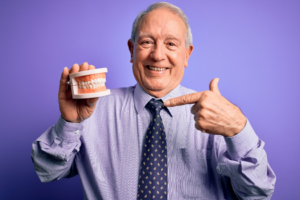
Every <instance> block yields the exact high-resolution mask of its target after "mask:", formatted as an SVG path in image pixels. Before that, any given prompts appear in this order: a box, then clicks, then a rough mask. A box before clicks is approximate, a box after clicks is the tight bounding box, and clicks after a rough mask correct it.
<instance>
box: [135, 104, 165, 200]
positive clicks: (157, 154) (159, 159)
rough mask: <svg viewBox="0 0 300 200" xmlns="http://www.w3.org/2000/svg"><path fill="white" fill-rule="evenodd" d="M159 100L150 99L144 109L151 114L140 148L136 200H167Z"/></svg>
mask: <svg viewBox="0 0 300 200" xmlns="http://www.w3.org/2000/svg"><path fill="white" fill-rule="evenodd" d="M164 107H165V106H164V104H163V102H162V101H161V100H154V99H151V100H150V101H149V102H148V104H147V105H146V108H147V109H148V110H149V111H150V112H151V114H152V120H151V122H150V125H149V127H148V129H147V133H146V136H145V139H144V143H143V147H142V159H141V166H140V172H139V183H138V194H137V199H138V200H141V199H143V200H144V199H160V200H161V199H165V200H166V199H167V191H168V168H167V160H168V159H167V141H166V133H165V128H164V125H163V123H162V119H161V117H160V111H161V109H163V108H164Z"/></svg>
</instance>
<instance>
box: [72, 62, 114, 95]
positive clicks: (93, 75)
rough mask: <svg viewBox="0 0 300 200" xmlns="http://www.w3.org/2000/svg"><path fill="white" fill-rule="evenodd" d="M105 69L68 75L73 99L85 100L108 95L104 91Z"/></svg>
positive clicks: (106, 90)
mask: <svg viewBox="0 0 300 200" xmlns="http://www.w3.org/2000/svg"><path fill="white" fill-rule="evenodd" d="M106 72H107V69H106V68H100V69H93V70H86V71H81V72H77V73H73V74H70V75H69V78H70V83H69V84H70V85H71V90H72V97H73V99H87V98H94V97H100V96H105V95H108V94H110V90H108V89H106V86H105V82H106V75H105V73H106Z"/></svg>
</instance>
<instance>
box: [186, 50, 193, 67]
mask: <svg viewBox="0 0 300 200" xmlns="http://www.w3.org/2000/svg"><path fill="white" fill-rule="evenodd" d="M193 49H194V46H193V45H190V46H189V47H188V48H186V49H185V62H184V67H187V66H188V61H189V58H190V55H191V54H192V52H193Z"/></svg>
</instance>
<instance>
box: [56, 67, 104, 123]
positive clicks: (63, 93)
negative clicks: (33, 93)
mask: <svg viewBox="0 0 300 200" xmlns="http://www.w3.org/2000/svg"><path fill="white" fill-rule="evenodd" d="M91 69H95V67H94V66H93V65H89V64H88V63H87V62H85V63H83V64H82V65H80V66H79V65H78V64H74V65H73V67H72V68H71V69H70V71H69V69H68V68H67V67H65V68H64V70H63V72H62V74H61V79H60V85H59V91H58V102H59V110H60V113H61V116H62V118H64V120H66V121H68V122H73V123H80V122H82V121H83V120H84V119H87V118H89V117H90V116H91V115H92V114H93V112H94V110H95V107H96V102H97V100H98V98H90V99H73V98H72V92H71V88H70V87H69V85H68V83H67V82H68V81H69V74H73V73H76V72H80V71H86V70H91Z"/></svg>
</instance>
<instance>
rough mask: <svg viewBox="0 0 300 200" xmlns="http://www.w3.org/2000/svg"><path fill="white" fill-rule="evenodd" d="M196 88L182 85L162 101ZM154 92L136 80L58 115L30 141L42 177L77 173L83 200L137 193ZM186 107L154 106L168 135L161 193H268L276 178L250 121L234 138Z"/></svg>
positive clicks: (176, 199)
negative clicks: (87, 106) (85, 113)
mask: <svg viewBox="0 0 300 200" xmlns="http://www.w3.org/2000/svg"><path fill="white" fill-rule="evenodd" d="M193 92H195V91H193V90H190V89H187V88H185V87H183V86H181V85H179V86H177V87H176V88H175V89H174V90H173V91H171V92H170V93H169V94H167V95H166V96H164V97H163V98H161V99H162V100H163V101H166V100H168V99H171V98H174V97H178V96H181V95H184V94H189V93H193ZM151 98H153V97H152V96H150V95H149V94H147V93H146V92H145V91H144V90H143V89H142V88H141V86H140V85H138V84H137V85H136V86H133V87H128V88H119V89H113V90H111V95H108V96H105V97H101V98H99V100H98V102H97V106H96V108H95V111H94V113H93V114H92V116H91V117H90V118H89V119H86V120H84V121H83V122H82V123H78V124H77V123H69V122H66V121H65V120H64V119H62V118H61V117H60V118H59V119H58V122H57V123H56V124H55V125H54V126H52V127H50V128H49V129H48V130H47V131H46V132H44V133H43V134H42V135H41V136H40V137H39V138H38V139H37V140H36V141H35V142H34V143H33V145H32V153H31V156H32V159H33V163H34V168H35V170H36V172H37V175H38V176H39V178H40V180H41V181H42V182H48V181H53V180H58V179H61V178H64V177H72V176H75V175H77V174H79V176H80V179H81V182H82V186H83V190H84V198H85V199H105V200H115V199H122V200H127V199H128V200H133V199H136V197H137V188H138V175H139V166H140V161H141V154H142V145H143V140H144V136H145V134H146V130H147V128H148V126H149V124H150V121H151V114H150V112H149V111H148V110H147V109H146V108H145V105H146V104H147V103H148V101H149V100H150V99H151ZM191 106H192V105H184V106H178V107H170V108H168V109H169V111H170V113H169V112H167V111H166V110H162V111H161V114H160V115H161V117H162V120H163V123H164V127H165V131H166V134H167V149H168V199H170V200H180V199H201V200H202V199H209V200H213V199H222V200H224V199H270V198H271V196H272V194H273V192H274V185H275V181H276V177H275V174H274V172H273V171H272V169H271V168H270V166H269V164H268V160H267V155H266V152H265V150H264V149H263V147H264V142H263V141H261V140H260V139H259V138H258V137H257V135H256V134H255V132H254V131H253V129H252V127H251V125H250V123H249V121H247V123H246V126H245V127H244V129H243V130H242V131H241V132H240V133H238V134H237V135H235V136H234V137H230V138H228V137H223V136H220V135H211V134H207V133H202V132H201V131H199V130H197V129H196V128H195V122H194V118H193V115H192V114H191V112H190V110H191Z"/></svg>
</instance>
